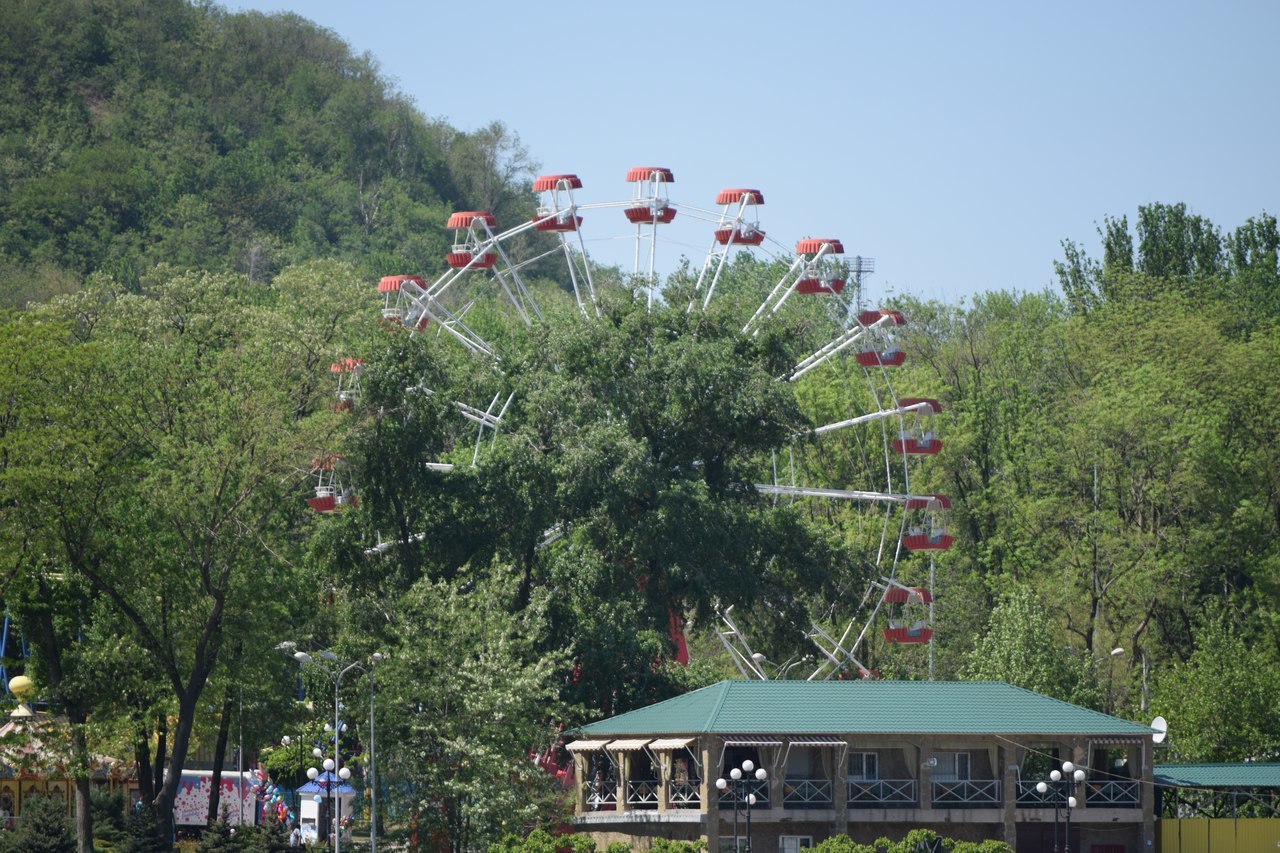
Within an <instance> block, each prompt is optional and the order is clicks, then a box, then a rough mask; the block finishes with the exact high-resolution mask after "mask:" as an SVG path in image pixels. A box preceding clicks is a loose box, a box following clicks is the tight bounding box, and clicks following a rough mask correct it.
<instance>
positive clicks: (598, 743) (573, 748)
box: [565, 739, 609, 752]
mask: <svg viewBox="0 0 1280 853" xmlns="http://www.w3.org/2000/svg"><path fill="white" fill-rule="evenodd" d="M608 742H609V741H608V739H605V740H575V741H574V742H573V743H570V744H565V749H567V750H569V751H570V752H597V751H599V750H601V749H604V748H605V744H607V743H608Z"/></svg>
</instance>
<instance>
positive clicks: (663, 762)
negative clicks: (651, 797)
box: [653, 749, 675, 812]
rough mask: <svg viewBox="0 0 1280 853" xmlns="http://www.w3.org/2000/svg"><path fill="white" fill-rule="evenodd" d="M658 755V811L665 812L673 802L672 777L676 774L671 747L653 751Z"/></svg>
mask: <svg viewBox="0 0 1280 853" xmlns="http://www.w3.org/2000/svg"><path fill="white" fill-rule="evenodd" d="M653 754H654V755H656V756H657V757H658V767H657V771H658V811H659V812H665V811H666V810H667V809H668V808H669V807H670V803H671V796H670V794H671V791H670V789H669V786H670V784H671V777H672V776H674V775H675V773H674V772H673V771H674V764H675V762H674V761H673V760H672V757H671V756H672V753H671V750H669V749H663V750H657V751H655V752H654V753H653Z"/></svg>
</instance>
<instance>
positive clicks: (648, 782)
mask: <svg viewBox="0 0 1280 853" xmlns="http://www.w3.org/2000/svg"><path fill="white" fill-rule="evenodd" d="M657 807H658V780H657V779H628V780H627V808H629V809H656V808H657Z"/></svg>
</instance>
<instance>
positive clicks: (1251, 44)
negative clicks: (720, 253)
mask: <svg viewBox="0 0 1280 853" xmlns="http://www.w3.org/2000/svg"><path fill="white" fill-rule="evenodd" d="M225 5H226V8H228V9H229V10H231V11H239V10H249V9H255V10H259V11H263V12H276V11H292V12H296V13H298V14H300V15H302V16H304V17H306V18H309V19H311V20H313V21H315V22H316V23H318V24H320V25H321V26H323V27H325V28H327V29H329V30H331V31H333V32H334V33H335V34H337V35H338V36H339V37H341V38H342V39H343V40H344V41H346V42H347V43H348V44H349V45H350V46H351V47H352V49H353V50H354V51H355V52H356V53H366V52H367V53H369V54H371V55H372V56H373V57H374V58H375V59H376V60H377V62H378V64H379V66H380V69H381V71H382V73H383V74H384V75H385V76H386V77H387V78H388V79H389V80H391V81H392V82H393V83H394V84H395V85H396V86H397V87H398V89H399V90H400V91H402V92H403V93H405V94H407V95H408V96H410V97H411V98H412V99H413V101H414V102H415V103H416V105H417V107H418V109H419V110H421V111H422V112H423V113H424V114H426V115H428V116H431V117H436V118H441V119H444V120H446V121H448V122H449V123H450V124H452V125H454V126H456V127H459V128H461V129H464V130H473V129H475V128H477V127H481V126H483V125H486V124H488V123H489V122H491V121H493V120H500V121H502V122H504V123H505V124H506V125H507V126H508V127H510V128H511V129H512V130H514V131H515V132H516V133H518V134H519V136H520V138H521V139H522V141H523V142H524V144H525V145H526V147H527V148H528V149H529V151H530V153H531V154H532V156H533V157H534V158H535V159H536V160H537V161H539V162H540V163H541V164H542V166H543V169H542V171H543V172H545V173H558V172H573V173H576V174H578V175H579V176H580V177H581V178H582V179H583V182H584V184H585V187H584V190H583V191H582V192H581V194H580V196H579V201H610V200H620V199H624V198H627V197H629V195H630V187H629V186H628V185H627V184H626V183H625V182H624V180H623V179H624V177H625V173H626V170H627V169H628V168H630V167H632V166H641V165H644V166H666V167H669V168H671V169H672V170H673V171H674V173H675V178H676V183H675V185H674V186H673V187H672V188H671V197H672V199H673V200H675V201H677V202H680V203H684V204H690V205H695V206H701V207H707V208H710V207H712V206H713V205H712V202H713V201H714V196H715V194H716V192H717V191H718V190H720V189H722V188H726V187H753V188H758V189H760V190H762V191H763V193H764V196H765V201H766V204H765V206H764V207H763V208H761V210H760V223H761V226H762V227H763V228H764V229H765V230H766V231H767V232H768V233H769V236H770V237H775V238H777V239H779V240H781V241H782V242H783V243H786V244H788V245H793V244H794V242H795V240H797V239H799V238H801V237H810V236H813V237H836V238H839V239H841V240H842V241H843V242H844V245H845V247H846V249H847V251H848V253H849V254H860V255H863V256H866V257H872V258H875V259H876V266H877V272H876V275H875V276H873V277H872V278H871V279H870V280H869V282H868V293H869V294H871V301H875V299H876V297H877V296H883V295H884V294H885V293H886V292H888V291H892V292H897V293H911V294H914V295H917V296H923V297H926V298H936V299H940V300H943V301H946V302H952V303H954V302H958V301H959V300H961V299H962V298H965V297H967V296H969V295H972V294H974V293H978V292H982V291H987V290H1001V289H1012V290H1023V291H1025V290H1040V289H1043V288H1045V287H1047V286H1051V285H1053V275H1052V262H1053V260H1054V259H1055V258H1058V257H1060V254H1061V253H1060V248H1059V241H1060V240H1062V239H1064V238H1070V239H1074V240H1076V241H1078V242H1082V243H1084V244H1085V245H1086V246H1087V247H1088V248H1089V249H1090V251H1091V253H1094V254H1096V246H1097V239H1096V235H1095V233H1094V224H1095V223H1096V222H1100V221H1101V219H1102V217H1103V216H1104V215H1108V214H1109V215H1113V216H1118V215H1121V214H1127V215H1128V216H1129V219H1130V221H1131V222H1132V221H1133V218H1134V214H1135V213H1136V211H1137V208H1138V206H1139V205H1141V204H1146V203H1149V202H1153V201H1162V202H1179V201H1182V202H1186V203H1187V205H1188V206H1189V207H1190V208H1191V210H1192V211H1193V212H1195V213H1198V214H1201V215H1203V216H1206V217H1208V218H1209V219H1211V220H1213V221H1214V222H1215V223H1216V224H1218V225H1219V226H1220V227H1222V228H1223V229H1224V230H1230V229H1232V228H1235V227H1236V226H1237V225H1240V224H1242V223H1243V222H1244V221H1245V220H1246V219H1247V218H1248V217H1250V216H1256V215H1257V214H1259V213H1261V212H1263V211H1266V212H1268V213H1272V214H1275V213H1276V212H1277V210H1280V157H1278V156H1277V152H1278V151H1280V2H1276V0H1217V2H1185V0H1167V2H1117V0H1110V1H1109V2H1095V0H1084V2H1080V0H1077V2H1072V3H1035V2H1026V1H1025V0H1022V2H999V3H995V2H988V3H980V2H970V3H955V2H946V3H944V2H936V3H925V2H916V3H898V2H884V0H881V2H875V3H871V2H863V0H856V2H855V0H847V1H846V2H839V0H831V2H808V3H806V2H793V3H782V2H759V0H743V2H737V3H725V2H720V0H684V2H669V0H650V2H645V3H620V2H613V0H592V1H591V2H582V0H556V2H527V0H525V2H512V0H490V2H480V3H475V2H456V3H442V2H435V1H434V0H428V2H421V0H419V2H407V0H364V2H350V0H344V1H342V2H340V0H229V1H228V2H227V3H226V4H225ZM596 215H598V216H599V215H604V214H603V213H598V214H596ZM688 245H689V248H688V249H687V250H682V251H687V252H688V254H689V255H691V256H694V257H698V258H700V257H701V255H702V252H703V251H704V248H703V246H702V238H701V237H699V238H698V240H697V246H694V245H693V244H692V243H691V244H688Z"/></svg>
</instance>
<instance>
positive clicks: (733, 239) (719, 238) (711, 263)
mask: <svg viewBox="0 0 1280 853" xmlns="http://www.w3.org/2000/svg"><path fill="white" fill-rule="evenodd" d="M716 204H718V205H721V206H722V209H721V211H720V214H719V216H717V217H715V218H708V221H710V222H714V223H715V226H716V227H715V231H714V232H713V236H712V240H711V248H710V250H708V252H707V258H706V260H705V261H703V264H702V272H700V273H699V274H698V281H697V284H695V285H694V289H693V292H694V299H695V300H696V299H697V294H699V293H701V292H702V286H703V282H704V281H705V280H706V278H707V273H708V271H710V270H711V269H712V268H713V267H714V269H715V272H714V273H713V274H712V276H711V281H710V282H709V283H707V292H706V295H705V296H703V299H702V308H703V310H706V308H707V306H708V305H710V304H711V296H712V294H713V293H715V289H716V284H717V282H719V281H720V273H721V272H723V271H724V267H725V264H727V263H728V261H729V255H730V253H731V252H732V251H733V249H734V247H735V246H759V245H760V244H761V243H763V242H764V236H765V234H764V232H763V231H761V230H760V220H759V218H758V216H757V214H756V211H755V208H757V207H759V206H760V205H762V204H764V193H762V192H760V191H759V190H751V189H726V190H721V191H720V194H719V195H718V196H716ZM708 213H709V212H708ZM693 304H694V303H693V302H692V301H691V302H690V303H689V307H690V309H692V308H693Z"/></svg>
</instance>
